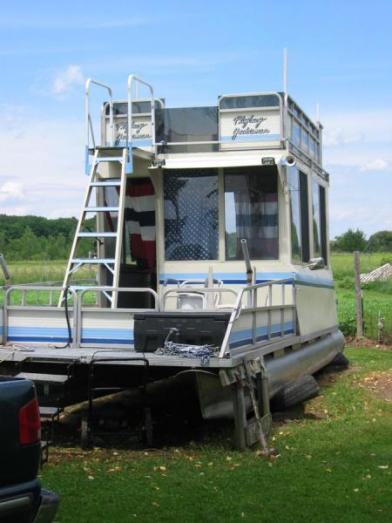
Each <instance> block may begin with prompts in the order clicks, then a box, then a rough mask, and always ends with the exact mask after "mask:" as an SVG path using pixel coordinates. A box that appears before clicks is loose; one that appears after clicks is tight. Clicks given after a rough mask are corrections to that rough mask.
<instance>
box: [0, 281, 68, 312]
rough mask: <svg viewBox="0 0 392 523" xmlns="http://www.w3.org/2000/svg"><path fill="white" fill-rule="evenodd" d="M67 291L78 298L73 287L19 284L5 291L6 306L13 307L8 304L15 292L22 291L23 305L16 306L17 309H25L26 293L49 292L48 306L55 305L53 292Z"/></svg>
mask: <svg viewBox="0 0 392 523" xmlns="http://www.w3.org/2000/svg"><path fill="white" fill-rule="evenodd" d="M65 290H68V292H69V293H70V294H72V297H73V298H75V297H76V292H75V290H74V289H73V288H72V287H63V286H57V285H31V284H19V285H11V286H10V287H8V288H7V289H6V291H5V300H4V306H11V305H9V303H8V298H9V296H10V295H11V293H12V292H14V291H22V303H21V305H16V307H24V306H25V304H26V303H25V300H26V293H27V292H31V291H38V292H39V291H46V292H48V291H49V303H48V306H52V305H53V291H57V292H64V291H65Z"/></svg>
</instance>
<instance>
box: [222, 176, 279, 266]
mask: <svg viewBox="0 0 392 523" xmlns="http://www.w3.org/2000/svg"><path fill="white" fill-rule="evenodd" d="M224 183H225V230H226V259H227V260H240V259H243V254H242V249H241V239H242V238H245V239H247V241H248V250H249V255H250V257H251V258H253V259H256V260H275V259H277V258H278V257H279V227H278V174H277V168H276V167H248V168H239V169H225V170H224Z"/></svg>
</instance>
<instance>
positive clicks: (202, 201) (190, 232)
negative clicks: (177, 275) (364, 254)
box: [164, 169, 218, 260]
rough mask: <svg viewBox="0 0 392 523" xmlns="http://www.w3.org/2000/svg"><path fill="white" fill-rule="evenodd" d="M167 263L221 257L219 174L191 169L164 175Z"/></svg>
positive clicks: (168, 172)
mask: <svg viewBox="0 0 392 523" xmlns="http://www.w3.org/2000/svg"><path fill="white" fill-rule="evenodd" d="M164 212H165V255H166V260H216V259H217V258H218V173H217V171H216V170H212V169H210V170H206V169H204V170H199V169H188V170H186V171H182V172H179V171H166V172H165V174H164Z"/></svg>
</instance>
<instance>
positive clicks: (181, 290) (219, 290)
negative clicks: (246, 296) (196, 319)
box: [161, 287, 238, 311]
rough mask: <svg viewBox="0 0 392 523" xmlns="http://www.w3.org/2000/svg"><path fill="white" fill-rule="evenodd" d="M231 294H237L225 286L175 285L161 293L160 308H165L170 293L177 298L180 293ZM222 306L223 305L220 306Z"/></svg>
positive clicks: (204, 302) (229, 306) (228, 306)
mask: <svg viewBox="0 0 392 523" xmlns="http://www.w3.org/2000/svg"><path fill="white" fill-rule="evenodd" d="M224 293H225V294H232V295H233V296H234V297H235V298H236V297H237V296H238V292H237V291H235V290H234V289H227V288H225V287H176V288H175V289H168V290H166V291H164V292H163V293H162V296H161V310H162V311H164V310H165V309H166V302H167V300H168V297H169V296H170V295H176V296H177V298H178V297H180V296H181V295H186V294H193V295H203V294H207V295H208V294H212V295H215V294H216V295H220V296H221V295H222V294H224ZM207 304H208V300H203V306H207ZM232 306H233V305H230V304H228V305H227V308H228V309H229V308H232ZM222 307H223V306H222ZM200 310H217V308H216V307H214V306H212V307H211V309H207V308H204V309H200Z"/></svg>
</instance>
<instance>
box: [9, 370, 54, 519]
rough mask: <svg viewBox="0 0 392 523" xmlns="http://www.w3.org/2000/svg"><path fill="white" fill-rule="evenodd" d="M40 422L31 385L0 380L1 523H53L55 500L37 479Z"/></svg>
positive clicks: (39, 456) (29, 382) (19, 381)
mask: <svg viewBox="0 0 392 523" xmlns="http://www.w3.org/2000/svg"><path fill="white" fill-rule="evenodd" d="M40 460H41V423H40V413H39V406H38V401H37V397H36V391H35V387H34V385H33V383H32V382H31V381H29V380H25V379H19V378H8V377H0V522H1V523H32V522H34V523H37V522H41V523H42V522H44V523H45V522H48V523H50V522H51V521H53V518H54V516H55V514H56V511H57V507H58V503H59V500H58V497H57V496H56V495H55V494H53V493H52V492H48V491H45V490H43V489H42V488H41V484H40V482H39V480H38V479H37V474H38V471H39V466H40Z"/></svg>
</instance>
